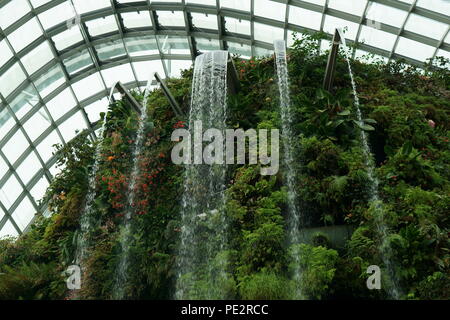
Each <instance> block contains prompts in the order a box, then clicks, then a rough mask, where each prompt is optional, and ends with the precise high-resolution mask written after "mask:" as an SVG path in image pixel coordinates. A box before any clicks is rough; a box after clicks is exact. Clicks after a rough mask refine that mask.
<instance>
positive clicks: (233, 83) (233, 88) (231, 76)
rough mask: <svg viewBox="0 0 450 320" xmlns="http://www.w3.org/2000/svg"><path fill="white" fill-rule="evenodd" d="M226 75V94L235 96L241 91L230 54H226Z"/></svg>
mask: <svg viewBox="0 0 450 320" xmlns="http://www.w3.org/2000/svg"><path fill="white" fill-rule="evenodd" d="M227 74H228V76H227V85H228V92H229V93H230V94H237V93H238V92H239V90H240V89H241V85H240V83H239V76H238V72H237V70H236V66H235V64H234V61H233V58H232V57H231V54H230V53H228V65H227Z"/></svg>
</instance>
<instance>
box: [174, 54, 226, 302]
mask: <svg viewBox="0 0 450 320" xmlns="http://www.w3.org/2000/svg"><path fill="white" fill-rule="evenodd" d="M227 62H228V52H226V51H213V52H207V53H205V54H202V55H200V56H198V57H197V59H196V61H195V69H194V78H193V81H192V103H191V110H190V113H189V130H190V132H191V134H192V136H194V121H198V120H200V121H202V123H203V126H204V128H203V129H204V130H207V129H209V128H215V129H219V130H221V131H222V133H223V134H224V133H225V128H226V117H227V101H226V97H227ZM194 148H195V146H194ZM197 156H202V155H196V157H197ZM225 174H226V166H225V165H224V164H214V165H206V164H191V165H187V166H186V170H185V174H184V186H183V187H184V193H183V198H182V211H181V222H182V228H181V241H180V247H179V252H178V255H177V262H176V267H177V283H176V292H175V298H176V299H223V298H225V293H224V292H223V290H224V289H223V286H221V283H223V281H226V278H227V276H226V272H225V268H226V264H227V259H226V258H224V257H223V255H221V253H222V252H223V250H225V248H226V243H227V234H226V233H227V221H226V218H225V212H224V207H225V193H224V191H225V188H226V187H225Z"/></svg>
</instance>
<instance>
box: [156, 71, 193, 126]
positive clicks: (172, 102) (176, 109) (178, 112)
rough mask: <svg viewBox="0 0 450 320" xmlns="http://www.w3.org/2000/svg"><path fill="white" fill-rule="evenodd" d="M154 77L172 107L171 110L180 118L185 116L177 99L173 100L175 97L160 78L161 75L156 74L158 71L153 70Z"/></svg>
mask: <svg viewBox="0 0 450 320" xmlns="http://www.w3.org/2000/svg"><path fill="white" fill-rule="evenodd" d="M155 79H156V81H157V82H158V83H159V84H160V85H161V89H162V91H163V93H164V95H165V96H166V98H167V100H169V103H170V106H171V107H172V110H173V112H174V113H175V114H176V115H177V116H178V117H180V118H185V117H186V115H185V114H184V112H183V111H181V108H180V105H179V104H178V102H177V100H175V97H174V96H173V95H172V93H171V92H170V90H169V88H168V87H167V85H166V83H165V81H164V80H163V79H162V78H161V76H160V75H159V74H158V72H155Z"/></svg>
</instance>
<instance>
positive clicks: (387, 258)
mask: <svg viewBox="0 0 450 320" xmlns="http://www.w3.org/2000/svg"><path fill="white" fill-rule="evenodd" d="M338 31H339V35H340V37H341V42H342V44H343V47H344V52H345V60H346V61H347V64H348V69H349V73H350V80H351V83H352V90H353V96H354V103H355V107H356V116H357V120H358V121H359V123H363V117H362V113H361V108H360V101H359V96H358V91H357V87H356V82H355V78H354V74H353V69H352V65H351V62H350V57H349V51H348V47H347V44H346V41H345V35H344V33H343V32H342V30H341V29H338ZM360 140H361V144H362V147H363V152H364V161H365V166H366V170H367V176H368V179H369V188H370V189H369V192H370V202H371V203H372V204H373V205H374V209H375V216H374V218H375V224H376V228H377V230H376V231H377V233H378V236H379V237H380V239H381V245H380V252H381V257H382V259H383V263H384V264H385V266H386V269H387V272H388V275H389V281H390V284H389V285H388V288H387V291H388V293H389V295H390V296H391V297H392V298H393V299H396V300H397V299H400V297H401V293H400V289H399V285H398V279H397V277H396V275H395V271H394V266H393V261H392V260H391V258H392V256H393V254H392V249H391V247H390V245H389V244H388V243H387V239H388V235H389V229H388V226H387V225H386V222H385V220H384V212H383V205H382V201H381V200H380V196H379V193H378V187H379V181H378V178H377V177H376V175H375V164H374V160H373V156H372V153H371V151H370V146H369V142H368V137H367V134H366V132H365V131H364V130H360Z"/></svg>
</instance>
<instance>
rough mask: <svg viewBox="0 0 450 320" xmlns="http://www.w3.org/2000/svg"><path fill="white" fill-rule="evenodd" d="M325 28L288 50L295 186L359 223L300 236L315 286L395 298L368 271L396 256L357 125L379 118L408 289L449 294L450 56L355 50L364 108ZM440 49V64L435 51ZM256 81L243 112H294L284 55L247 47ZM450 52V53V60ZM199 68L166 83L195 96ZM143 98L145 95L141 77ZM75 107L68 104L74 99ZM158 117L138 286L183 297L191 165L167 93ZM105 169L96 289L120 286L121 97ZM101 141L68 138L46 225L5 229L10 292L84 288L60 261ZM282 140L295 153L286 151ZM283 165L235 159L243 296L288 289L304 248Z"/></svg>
mask: <svg viewBox="0 0 450 320" xmlns="http://www.w3.org/2000/svg"><path fill="white" fill-rule="evenodd" d="M319 38H320V36H312V37H307V38H303V39H296V40H295V43H294V45H293V48H292V49H291V50H290V51H289V54H288V64H289V73H290V80H291V94H292V104H293V108H294V110H295V115H294V123H295V124H296V127H295V130H296V135H297V138H296V140H295V141H292V143H293V144H294V145H295V148H296V149H297V150H298V152H297V153H296V163H297V165H298V168H297V169H298V172H300V177H299V181H300V183H299V185H297V186H296V187H297V190H296V191H297V192H298V194H299V199H300V207H301V210H302V211H303V213H304V216H305V217H306V218H305V221H302V222H303V223H302V224H303V225H304V226H306V227H309V228H312V227H321V226H334V225H347V226H348V227H349V228H351V230H353V233H352V234H351V236H350V237H349V239H348V240H347V241H346V242H345V245H344V246H339V247H335V246H334V245H333V243H332V242H331V241H330V239H328V238H327V236H326V234H320V235H317V236H316V237H314V239H313V241H312V243H310V244H302V245H301V246H299V248H298V249H299V251H298V252H299V254H301V260H300V261H302V269H303V270H304V272H303V274H302V282H303V284H304V288H306V290H305V294H306V295H307V297H308V298H310V299H344V298H345V299H384V298H387V295H386V292H385V291H384V290H380V291H378V290H374V291H370V290H368V289H367V287H366V279H367V276H368V275H367V274H366V270H367V267H368V266H369V265H380V266H382V268H383V267H384V266H383V262H382V259H381V257H380V254H379V243H380V239H378V238H377V233H376V232H375V225H374V217H373V210H372V209H371V208H370V206H369V204H368V202H369V201H368V200H369V196H370V195H369V194H368V193H369V187H368V177H367V174H366V170H365V166H364V160H363V151H362V149H361V145H360V141H359V130H366V131H368V133H369V137H370V144H371V147H372V151H373V153H374V157H375V160H376V165H377V167H376V175H377V177H378V179H379V180H380V188H379V191H380V195H381V198H382V201H383V203H384V208H385V210H384V212H385V220H386V221H387V223H388V226H389V229H390V235H389V238H388V243H389V244H390V245H391V247H392V248H393V250H392V257H390V259H391V260H392V261H394V262H395V264H394V265H395V268H396V272H397V274H398V275H399V278H400V285H401V288H402V290H403V293H404V296H403V298H407V299H449V298H450V279H449V274H450V273H449V271H450V270H449V266H450V255H449V254H450V253H449V216H450V215H449V213H450V170H449V168H450V166H449V164H450V149H449V146H450V144H449V126H450V124H449V123H450V122H449V119H450V118H449V117H450V71H449V70H448V68H447V69H446V67H445V63H446V61H444V60H442V59H440V60H439V59H438V60H436V61H434V62H433V63H430V64H429V65H427V66H426V67H425V68H424V69H423V70H418V69H416V68H413V67H410V66H408V65H405V64H403V63H401V62H392V63H390V64H383V63H372V64H365V63H362V62H360V61H358V60H353V61H352V64H353V67H354V73H355V76H356V82H357V86H358V90H359V93H360V99H361V103H362V111H363V114H364V117H365V118H367V119H368V120H366V124H365V125H361V124H360V123H359V122H356V121H355V120H356V117H355V109H354V105H353V97H352V94H351V84H350V78H349V75H348V70H347V66H346V63H345V61H344V60H343V57H342V56H340V57H339V58H338V65H337V71H336V79H335V88H334V92H333V94H330V93H328V92H325V91H323V90H322V89H320V88H321V86H322V81H323V78H324V71H325V66H326V62H327V55H326V54H319V51H318V44H317V43H318V42H317V40H318V39H319ZM439 63H442V65H440V67H441V68H436V67H435V66H436V64H439ZM236 65H237V68H238V72H239V76H240V81H241V87H242V90H241V91H240V92H239V94H237V95H235V96H230V97H229V100H228V105H229V119H228V126H229V127H230V128H244V129H249V128H266V129H270V128H281V125H280V114H279V105H278V99H277V97H278V91H277V90H278V89H277V83H276V81H277V79H276V78H275V77H276V76H275V70H274V68H275V67H274V59H273V57H267V58H262V59H252V60H250V61H246V60H241V59H239V58H236ZM447 66H448V65H447ZM191 80H192V70H187V71H185V72H183V74H182V78H181V79H170V80H169V81H168V86H169V87H170V89H171V91H172V93H173V94H174V96H175V98H176V99H177V101H178V102H179V103H180V105H181V107H182V109H183V110H184V111H186V112H189V105H190V93H191ZM134 95H135V97H136V98H137V99H138V100H139V101H142V96H141V95H140V94H138V93H136V92H135V93H134ZM61 107H64V106H61ZM147 107H148V111H149V114H150V120H151V121H152V122H153V123H154V128H151V129H150V128H149V129H148V130H147V132H146V133H145V135H146V138H145V142H144V145H145V147H144V152H143V154H141V156H140V159H139V163H140V167H141V172H140V176H139V178H138V183H137V186H136V192H137V194H138V195H137V197H136V199H139V200H138V201H137V202H136V203H134V204H133V208H134V212H135V215H134V216H133V218H132V219H133V234H134V240H133V243H132V248H131V254H130V257H131V269H132V274H131V276H130V281H129V284H128V287H127V288H126V290H127V292H128V293H129V294H130V296H132V297H134V298H136V299H171V298H173V293H174V292H173V290H174V281H175V278H174V277H175V270H174V267H175V266H174V261H175V257H176V254H177V246H178V241H179V235H180V231H181V229H180V228H181V226H180V199H181V193H182V183H183V167H182V166H177V165H174V164H172V162H171V160H170V153H171V149H172V147H173V146H174V143H173V142H171V141H170V136H171V133H172V131H173V130H174V128H180V127H184V125H185V123H184V122H183V121H184V120H185V119H179V118H177V117H176V116H175V115H174V114H173V112H172V110H171V108H170V106H169V104H168V102H167V100H166V99H165V97H164V95H163V93H162V92H161V91H160V90H155V91H153V92H152V93H151V94H150V97H149V101H148V106H147ZM107 119H108V124H107V128H106V134H105V140H104V142H103V148H102V150H103V151H102V161H101V165H100V170H99V172H98V175H97V198H96V199H95V204H94V207H95V218H96V219H95V220H96V225H95V228H94V231H93V232H92V233H91V234H90V237H91V240H92V243H93V244H94V245H93V246H92V247H91V251H90V254H89V258H88V260H87V261H86V268H87V270H88V272H87V273H86V277H85V278H84V279H83V287H82V290H81V292H79V293H78V298H82V299H109V298H111V292H112V288H113V285H114V284H113V279H114V272H115V268H116V266H117V264H118V259H119V254H120V244H119V239H118V236H119V227H120V225H121V224H122V223H123V216H124V212H125V210H126V209H127V207H126V192H127V187H128V180H129V173H130V167H131V165H130V164H131V161H132V159H131V155H132V150H133V145H134V139H135V138H136V137H135V135H136V127H137V118H136V115H135V114H134V113H133V112H132V111H131V108H130V106H128V105H127V104H126V102H124V101H119V102H117V103H115V104H113V105H111V106H110V108H109V112H108V114H107ZM94 151H95V144H92V143H91V142H90V140H89V139H88V137H87V134H85V133H82V134H80V135H79V136H77V137H76V138H75V139H74V140H73V141H72V142H70V143H68V144H67V145H65V146H58V147H57V151H56V152H57V154H58V156H59V162H58V163H59V165H60V166H61V168H62V171H61V173H60V174H58V175H57V176H56V177H55V179H54V181H53V182H52V184H51V186H50V187H49V189H48V191H47V193H46V196H45V198H44V199H43V201H44V203H48V208H49V210H50V212H51V213H52V215H51V217H48V218H46V217H43V216H42V215H39V214H38V217H37V220H36V222H35V224H34V226H33V227H32V230H31V231H30V232H28V233H27V234H25V235H23V236H22V237H20V238H19V239H18V240H16V241H15V240H14V239H4V240H1V241H0V299H71V298H72V294H71V292H70V291H68V290H67V289H66V285H65V282H64V278H63V276H62V272H63V271H64V270H66V268H67V267H68V266H69V265H71V264H72V263H73V259H74V252H75V239H76V236H77V233H78V229H79V221H80V215H81V211H82V208H83V204H84V201H85V198H86V191H87V190H88V185H87V184H88V175H89V172H90V170H91V168H92V165H93V157H94ZM281 154H283V153H282V152H281ZM282 171H283V170H281V172H280V173H279V174H278V175H277V176H272V177H264V176H261V175H260V174H259V172H260V171H259V168H258V167H257V166H229V168H228V177H227V191H226V194H227V215H228V217H229V219H230V221H231V228H230V230H229V234H230V245H231V249H230V250H228V251H226V252H221V253H220V255H223V256H227V257H228V259H229V261H230V265H229V272H230V273H231V274H232V275H233V281H231V282H230V283H227V284H226V285H227V290H228V292H229V297H230V298H238V299H288V298H290V297H291V292H292V289H291V288H293V284H292V283H291V282H290V280H289V270H290V266H289V264H290V261H289V253H288V252H287V248H286V236H287V233H286V224H285V221H286V214H287V205H286V198H287V192H286V189H285V187H283V178H282Z"/></svg>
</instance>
